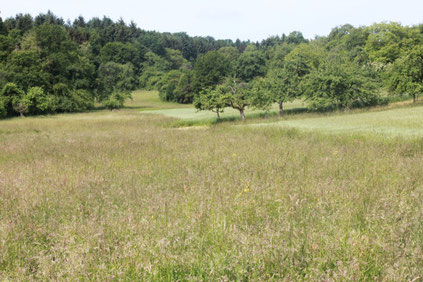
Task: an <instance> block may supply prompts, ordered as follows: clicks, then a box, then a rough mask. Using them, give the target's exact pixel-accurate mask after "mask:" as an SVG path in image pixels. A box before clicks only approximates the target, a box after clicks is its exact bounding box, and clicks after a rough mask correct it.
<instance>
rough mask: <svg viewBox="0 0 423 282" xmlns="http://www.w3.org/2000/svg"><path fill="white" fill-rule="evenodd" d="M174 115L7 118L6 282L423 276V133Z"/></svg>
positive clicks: (2, 141) (3, 148) (0, 128)
mask: <svg viewBox="0 0 423 282" xmlns="http://www.w3.org/2000/svg"><path fill="white" fill-rule="evenodd" d="M154 103H155V102H154ZM154 103H153V102H152V104H150V105H149V107H151V108H154V107H163V106H167V105H158V104H154ZM133 107H136V108H138V107H139V106H138V105H133ZM412 109H413V108H411V109H410V110H412ZM416 109H417V108H416ZM394 113H395V112H394ZM299 118H301V117H299ZM171 121H172V119H170V118H167V117H163V116H159V115H143V114H139V112H138V111H134V110H131V109H127V110H122V111H118V112H109V111H99V112H95V113H83V114H66V115H57V116H53V117H35V118H31V117H30V118H25V119H20V118H15V119H10V120H4V121H0V280H2V279H9V280H27V279H43V280H57V279H60V280H77V279H92V280H111V279H127V280H134V279H138V280H184V279H187V280H219V279H221V280H228V279H229V280H248V279H250V280H281V279H283V278H285V279H287V280H330V279H337V280H364V279H367V280H375V279H379V280H383V279H386V280H394V281H401V280H413V279H415V278H418V277H421V273H422V271H423V260H422V257H423V223H422V220H421V219H422V217H423V202H422V201H421V199H422V196H423V165H422V162H421V159H422V157H423V142H422V141H421V140H418V139H406V138H394V139H389V140H386V139H383V138H378V137H374V136H367V137H366V136H346V135H342V134H341V135H321V134H318V133H315V132H309V133H301V132H299V131H297V130H291V129H285V128H282V127H281V128H278V127H234V126H232V125H231V124H220V125H217V126H211V127H208V128H202V129H198V130H180V129H177V128H168V127H163V125H164V124H167V123H169V122H171Z"/></svg>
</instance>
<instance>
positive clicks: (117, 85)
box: [96, 62, 135, 101]
mask: <svg viewBox="0 0 423 282" xmlns="http://www.w3.org/2000/svg"><path fill="white" fill-rule="evenodd" d="M134 84H135V75H134V70H133V66H132V64H130V63H127V64H125V65H122V64H117V63H114V62H108V63H105V64H101V65H100V67H99V69H98V78H97V89H96V91H97V98H98V99H99V100H100V101H102V100H105V99H107V98H108V97H109V96H110V95H111V94H112V93H113V92H122V93H125V94H126V95H130V92H131V90H133V89H134Z"/></svg>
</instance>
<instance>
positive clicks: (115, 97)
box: [103, 92, 127, 110]
mask: <svg viewBox="0 0 423 282" xmlns="http://www.w3.org/2000/svg"><path fill="white" fill-rule="evenodd" d="M126 98H127V96H126V95H124V94H122V93H119V92H114V93H112V95H110V96H109V97H108V98H107V99H106V100H104V101H103V106H104V107H105V108H107V109H109V110H116V109H120V108H122V107H123V104H124V103H125V99H126Z"/></svg>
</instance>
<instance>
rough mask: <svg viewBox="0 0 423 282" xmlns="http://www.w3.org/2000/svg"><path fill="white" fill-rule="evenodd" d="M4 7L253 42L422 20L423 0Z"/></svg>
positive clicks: (21, 2) (125, 1) (76, 1)
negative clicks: (349, 26)
mask: <svg viewBox="0 0 423 282" xmlns="http://www.w3.org/2000/svg"><path fill="white" fill-rule="evenodd" d="M0 10H1V14H0V16H1V17H3V19H4V18H7V17H9V16H13V15H15V14H17V13H30V14H31V15H33V16H34V15H37V14H39V13H40V12H42V13H45V12H47V10H51V11H52V12H53V13H54V14H56V15H58V16H60V17H62V18H64V19H65V20H67V19H71V20H73V19H74V18H75V17H77V16H79V15H82V16H84V17H85V19H89V18H91V17H94V16H96V17H102V16H103V15H106V16H108V17H110V18H112V19H114V20H117V19H119V18H120V17H122V18H123V19H124V20H125V21H126V22H129V21H131V20H133V21H134V22H135V23H137V25H138V26H139V27H141V28H142V29H146V30H157V31H162V32H163V31H168V32H179V31H185V32H187V33H188V34H189V35H202V36H206V35H210V36H213V37H215V38H216V39H226V38H230V39H236V38H240V39H242V40H246V39H250V40H253V41H256V40H262V39H265V38H267V37H269V36H270V35H281V34H282V33H286V34H288V33H290V32H291V31H295V30H298V31H301V32H302V33H303V34H304V36H305V37H307V38H314V36H315V35H327V34H328V33H329V32H330V30H331V29H332V28H333V27H335V26H337V25H342V24H346V23H350V24H353V25H354V26H360V25H370V24H372V23H374V22H381V21H397V22H400V23H402V24H404V25H412V24H419V23H423V0H395V1H394V0H319V1H317V0H281V1H276V0H257V1H251V0H173V1H172V0H162V1H160V0H156V1H154V0H150V1H147V0H139V1H130V0H113V1H110V0H102V1H100V0H73V1H61V0H14V1H3V3H2V4H1V6H0Z"/></svg>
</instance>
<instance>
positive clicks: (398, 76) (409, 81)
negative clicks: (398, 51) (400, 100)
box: [390, 46, 423, 101]
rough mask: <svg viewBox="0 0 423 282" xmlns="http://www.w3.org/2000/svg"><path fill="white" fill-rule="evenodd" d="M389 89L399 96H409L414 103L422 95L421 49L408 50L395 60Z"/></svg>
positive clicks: (422, 63) (422, 68)
mask: <svg viewBox="0 0 423 282" xmlns="http://www.w3.org/2000/svg"><path fill="white" fill-rule="evenodd" d="M390 89H391V90H392V91H393V92H395V93H398V94H400V95H411V96H413V99H414V101H415V100H416V98H417V96H418V95H420V94H421V93H423V47H422V46H418V47H416V48H414V49H413V50H410V51H409V52H407V53H406V54H404V56H403V57H401V58H400V59H399V60H397V61H396V62H395V64H394V67H393V69H392V71H391V80H390Z"/></svg>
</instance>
